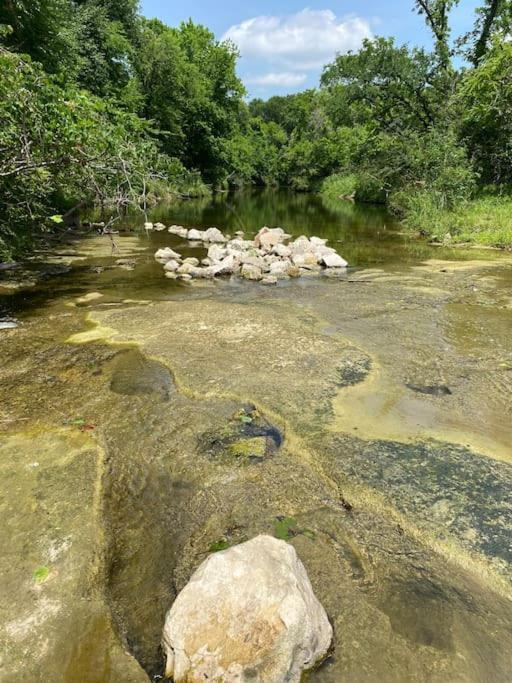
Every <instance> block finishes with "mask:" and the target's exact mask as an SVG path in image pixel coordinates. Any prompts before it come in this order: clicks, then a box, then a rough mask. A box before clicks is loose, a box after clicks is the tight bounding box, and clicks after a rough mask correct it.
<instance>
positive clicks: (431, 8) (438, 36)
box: [415, 0, 459, 70]
mask: <svg viewBox="0 0 512 683" xmlns="http://www.w3.org/2000/svg"><path fill="white" fill-rule="evenodd" d="M458 3H459V0H415V5H416V9H417V11H418V13H419V14H421V15H423V16H424V17H425V21H426V22H427V26H429V28H430V30H431V31H432V34H433V36H434V39H435V44H436V45H435V51H436V55H437V58H438V60H439V65H440V67H441V69H445V70H446V69H448V68H449V67H450V65H451V56H452V50H451V48H450V34H451V31H450V24H449V15H450V11H451V10H452V9H453V7H454V6H455V5H458Z"/></svg>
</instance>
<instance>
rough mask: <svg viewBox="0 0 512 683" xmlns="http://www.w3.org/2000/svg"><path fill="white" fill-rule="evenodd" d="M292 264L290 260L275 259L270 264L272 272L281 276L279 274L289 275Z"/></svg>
mask: <svg viewBox="0 0 512 683" xmlns="http://www.w3.org/2000/svg"><path fill="white" fill-rule="evenodd" d="M291 265H292V264H291V263H290V261H275V262H274V263H271V264H270V274H271V275H275V276H276V277H279V275H288V269H289V267H290V266H291Z"/></svg>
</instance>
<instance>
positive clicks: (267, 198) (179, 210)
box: [124, 188, 442, 266]
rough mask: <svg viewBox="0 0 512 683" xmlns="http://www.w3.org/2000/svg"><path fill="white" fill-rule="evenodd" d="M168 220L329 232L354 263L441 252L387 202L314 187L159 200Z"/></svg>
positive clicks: (153, 216)
mask: <svg viewBox="0 0 512 683" xmlns="http://www.w3.org/2000/svg"><path fill="white" fill-rule="evenodd" d="M149 220H151V221H153V222H159V221H160V222H162V223H164V224H165V225H167V226H168V225H172V224H178V225H185V226H187V227H192V226H194V227H198V228H207V227H212V226H216V227H218V228H220V229H221V230H223V231H225V232H228V233H231V234H233V233H234V232H236V231H237V230H244V231H246V232H247V233H248V234H250V233H254V232H256V231H257V230H259V229H260V228H261V227H262V226H264V225H268V226H269V227H278V226H279V227H282V228H284V229H285V230H286V231H287V232H289V233H291V234H293V235H295V236H298V235H302V234H304V235H309V236H311V235H318V236H319V237H324V238H327V239H328V240H329V241H330V242H331V244H332V246H334V247H336V248H337V249H339V251H340V252H341V253H342V254H343V256H344V257H345V258H346V259H347V260H348V261H349V263H350V264H352V265H363V266H367V265H372V264H373V265H376V264H380V263H389V262H395V261H396V262H411V261H416V260H421V259H424V258H432V256H433V254H434V253H435V257H437V258H440V257H442V256H441V251H440V250H437V251H435V252H434V251H433V249H432V248H431V247H429V246H428V245H427V243H426V242H425V241H423V240H414V239H412V238H411V237H407V236H405V235H403V234H400V224H399V222H398V221H397V220H396V219H395V218H394V217H393V216H391V215H390V214H389V213H388V212H387V211H386V209H385V208H384V207H382V206H377V205H371V204H354V203H352V202H348V201H343V200H333V199H327V198H325V197H322V196H321V195H319V194H315V193H297V192H292V191H290V190H286V189H281V190H279V189H272V188H265V189H257V188H247V189H245V190H240V191H237V192H229V193H228V192H221V193H218V194H215V195H213V196H212V197H203V198H200V199H192V200H185V201H178V202H173V203H169V204H160V205H159V206H157V207H155V208H154V209H153V210H152V211H151V213H150V216H149ZM124 224H125V225H126V226H131V227H141V217H140V214H136V215H132V216H129V217H127V219H126V220H125V221H124Z"/></svg>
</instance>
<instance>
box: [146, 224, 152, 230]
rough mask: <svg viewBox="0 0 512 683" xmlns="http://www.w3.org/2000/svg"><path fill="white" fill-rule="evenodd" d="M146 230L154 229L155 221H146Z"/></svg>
mask: <svg viewBox="0 0 512 683" xmlns="http://www.w3.org/2000/svg"><path fill="white" fill-rule="evenodd" d="M144 230H153V223H144Z"/></svg>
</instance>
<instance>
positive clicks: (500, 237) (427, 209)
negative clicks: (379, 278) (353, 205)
mask: <svg viewBox="0 0 512 683" xmlns="http://www.w3.org/2000/svg"><path fill="white" fill-rule="evenodd" d="M320 194H321V196H322V197H323V198H324V199H325V200H327V201H329V202H331V203H332V202H333V201H339V202H340V203H341V202H342V201H347V200H348V201H361V202H370V203H379V204H382V203H386V204H387V205H388V206H389V207H390V209H391V210H392V211H393V212H394V213H396V215H397V216H401V217H402V225H403V226H404V227H405V228H406V230H407V231H408V232H410V233H411V235H415V234H416V235H418V236H420V235H421V236H423V237H427V238H429V239H430V240H431V241H432V242H437V243H443V244H446V245H452V244H468V245H472V244H475V245H479V246H482V247H495V248H497V249H512V197H511V196H508V195H504V196H500V195H496V194H489V195H482V196H480V197H476V198H475V199H469V200H467V201H465V202H460V203H458V204H457V205H456V206H455V207H453V208H451V209H441V208H439V206H438V202H437V201H436V197H435V196H434V195H433V194H431V193H429V192H428V191H421V192H408V191H406V190H403V191H401V192H399V193H396V194H391V195H389V197H386V194H385V192H384V191H383V190H381V189H379V188H378V187H376V186H373V185H372V183H371V182H370V180H369V178H362V177H361V176H360V175H357V174H345V175H343V174H340V175H333V176H330V177H328V178H326V179H325V180H324V181H323V183H322V184H321V186H320Z"/></svg>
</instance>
